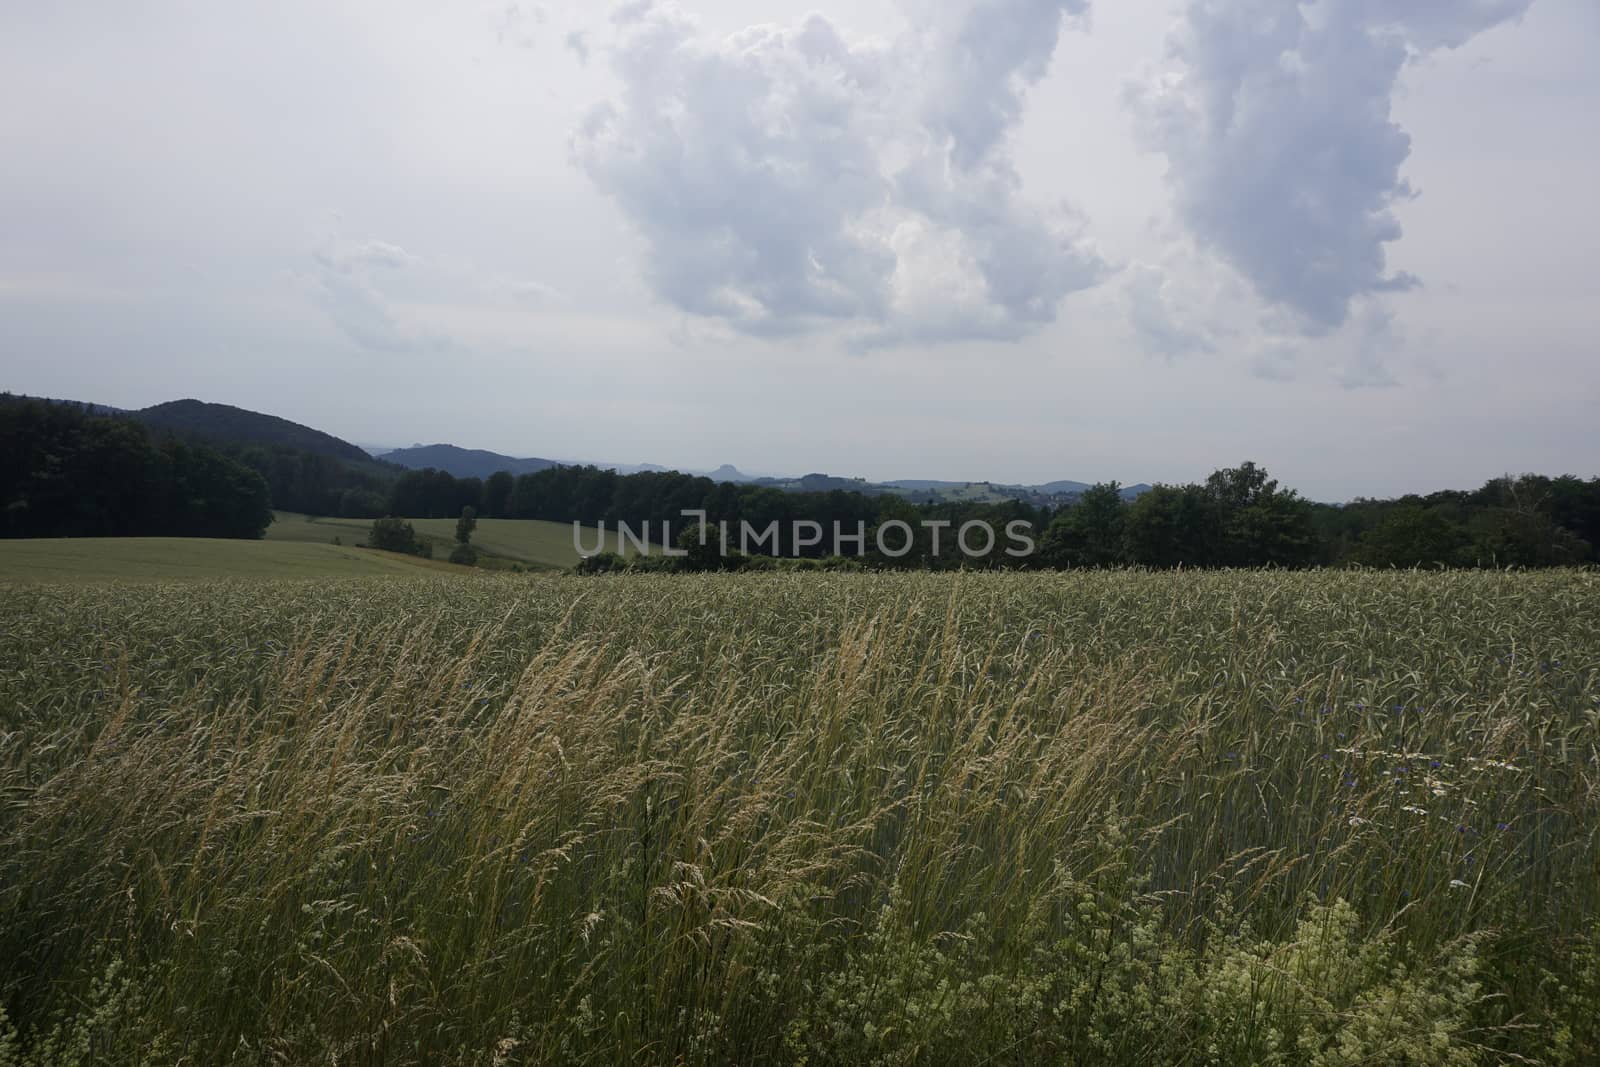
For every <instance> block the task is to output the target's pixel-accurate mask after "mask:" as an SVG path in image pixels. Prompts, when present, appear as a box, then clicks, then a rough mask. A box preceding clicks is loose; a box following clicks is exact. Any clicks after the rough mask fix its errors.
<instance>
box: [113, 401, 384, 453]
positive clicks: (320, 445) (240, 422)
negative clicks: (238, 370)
mask: <svg viewBox="0 0 1600 1067" xmlns="http://www.w3.org/2000/svg"><path fill="white" fill-rule="evenodd" d="M131 415H132V417H133V418H135V419H138V420H139V421H140V422H142V423H144V424H145V425H146V426H149V427H151V428H153V429H157V430H166V431H168V432H171V433H175V434H180V435H183V436H193V437H203V438H211V439H213V440H217V441H227V442H231V443H235V444H262V445H278V446H282V447H285V448H294V449H298V450H300V451H302V452H311V453H313V454H315V455H319V456H331V457H332V458H334V459H341V460H345V461H347V462H350V463H371V462H372V457H371V456H369V455H368V454H367V453H366V452H365V451H364V450H362V449H360V448H357V447H356V446H355V445H353V444H351V443H350V442H348V441H343V440H340V439H339V438H337V437H335V436H333V435H332V434H329V433H323V432H322V431H321V430H314V429H312V428H311V427H309V426H302V425H301V424H300V423H298V422H290V421H289V420H288V419H280V418H279V417H278V416H276V415H263V414H261V413H260V412H258V411H247V410H245V409H244V408H236V407H234V406H233V405H231V404H208V403H206V402H204V401H201V400H172V401H168V402H167V403H165V404H157V405H155V406H154V407H148V408H144V409H142V410H140V411H135V412H132V413H131Z"/></svg>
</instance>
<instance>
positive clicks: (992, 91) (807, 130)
mask: <svg viewBox="0 0 1600 1067" xmlns="http://www.w3.org/2000/svg"><path fill="white" fill-rule="evenodd" d="M1085 9H1086V3H1085V0H978V2H974V0H966V2H962V3H939V4H934V3H931V2H928V0H918V2H915V3H913V2H910V0H908V3H907V5H906V8H905V10H906V15H907V22H908V27H907V29H906V31H905V32H904V33H903V34H902V35H901V36H900V37H899V38H897V39H896V40H894V41H892V42H880V41H873V40H852V39H850V38H848V37H846V36H845V35H844V34H843V33H842V32H841V31H840V30H839V29H838V28H836V27H835V26H834V25H833V24H832V23H831V22H829V21H828V20H827V19H826V18H824V17H822V16H821V15H815V14H813V15H811V16H809V17H807V18H806V19H805V20H804V21H802V22H801V23H800V24H799V25H796V26H790V27H783V26H752V27H749V28H747V29H745V30H742V31H740V32H738V33H735V34H733V35H731V36H729V37H727V38H724V39H721V40H713V39H710V38H708V37H706V36H705V35H703V34H702V33H701V32H700V31H699V29H698V27H697V26H696V25H695V23H694V22H693V21H691V20H690V19H688V18H687V17H686V16H684V15H683V14H682V13H681V12H680V11H679V10H678V9H677V8H676V7H675V6H673V5H671V4H655V3H650V2H648V0H643V2H636V3H631V4H628V5H626V6H625V7H623V8H621V9H619V10H618V12H617V14H616V15H615V17H614V22H615V24H616V27H617V41H616V45H615V48H614V49H613V52H612V64H613V67H614V69H615V72H616V74H617V75H618V77H619V78H620V80H621V82H622V85H623V90H622V94H621V96H620V98H619V99H618V100H616V101H614V102H610V103H605V104H601V105H599V106H597V107H596V108H595V109H593V110H592V111H591V113H590V114H589V115H588V117H587V118H586V120H585V121H584V122H583V124H582V125H581V127H580V128H579V129H578V131H577V132H576V133H575V135H574V138H573V152H574V156H575V158H576V160H577V161H578V163H579V164H580V165H581V166H582V167H583V168H584V169H585V171H586V172H587V173H588V175H589V177H590V178H591V179H592V180H593V182H594V183H595V185H596V186H597V187H598V188H599V189H601V190H602V191H603V192H605V193H607V194H608V195H610V196H611V197H612V198H613V199H614V200H615V201H616V203H617V204H618V206H619V207H620V208H621V209H622V211H623V213H624V215H625V216H626V217H627V218H628V219H629V221H630V222H631V223H632V224H633V225H634V226H635V227H636V228H637V229H638V231H639V232H640V233H641V234H642V235H643V237H644V238H645V242H646V264H645V273H646V276H647V278H648V280H649V281H650V283H651V285H652V287H653V288H654V290H655V292H656V294H657V295H658V296H659V297H660V298H661V299H663V300H665V301H666V302H668V303H670V304H672V305H673V306H675V307H677V308H679V309H681V310H683V311H686V312H689V313H691V314H694V315H699V316H706V317H712V318H717V319H720V320H723V321H725V322H727V323H728V324H729V325H730V326H732V327H733V328H734V329H736V330H738V331H740V332H743V333H747V334H755V335H769V336H770V335H792V334H803V333H810V332H814V331H817V330H822V329H828V328H833V327H839V328H844V329H845V330H846V331H847V332H850V333H851V334H852V335H853V338H854V340H855V341H856V342H857V343H858V344H864V345H873V344H894V343H901V342H902V341H911V340H916V341H923V342H930V341H942V340H960V339H971V338H1015V337H1020V336H1024V335H1026V334H1027V333H1030V332H1032V331H1033V330H1035V329H1037V328H1038V327H1040V326H1041V325H1043V324H1045V323H1048V322H1051V321H1053V320H1054V318H1055V316H1056V314H1057V311H1058V309H1059V306H1060V304H1061V301H1062V300H1063V299H1064V298H1065V297H1066V296H1067V295H1068V294H1069V293H1072V292H1075V291H1078V290H1082V289H1086V288H1089V287H1091V286H1093V285H1095V284H1097V283H1098V282H1099V281H1100V280H1102V278H1103V277H1104V276H1105V274H1106V273H1107V270H1106V267H1105V264H1104V262H1103V261H1102V259H1101V258H1100V256H1099V254H1098V253H1097V252H1096V250H1095V249H1094V248H1093V246H1092V245H1091V244H1089V243H1088V242H1087V241H1085V240H1084V239H1083V237H1082V233H1081V227H1080V226H1079V225H1078V224H1077V222H1076V220H1075V219H1074V218H1073V217H1072V215H1071V213H1070V212H1069V211H1067V210H1066V209H1065V208H1064V207H1055V208H1049V209H1047V208H1043V207H1041V206H1039V205H1036V204H1034V203H1032V202H1030V201H1028V200H1027V199H1025V198H1024V196H1023V191H1022V182H1021V179H1020V177H1019V175H1018V174H1017V172H1016V170H1015V167H1014V166H1013V164H1012V162H1011V159H1010V157H1009V154H1008V151H1007V145H1006V139H1007V135H1008V134H1009V133H1010V132H1011V130H1013V129H1014V128H1015V126H1016V124H1017V122H1018V121H1019V119H1020V117H1021V114H1022V110H1023V99H1024V96H1025V93H1026V90H1027V88H1028V86H1030V85H1031V84H1033V83H1035V82H1037V81H1038V80H1039V79H1040V78H1041V77H1042V76H1043V75H1044V73H1045V72H1046V70H1047V68H1048V65H1049V62H1050V57H1051V55H1052V54H1053V53H1054V51H1055V45H1056V40H1057V35H1058V33H1059V30H1060V26H1061V24H1062V22H1063V18H1064V16H1068V15H1082V14H1083V13H1084V11H1085Z"/></svg>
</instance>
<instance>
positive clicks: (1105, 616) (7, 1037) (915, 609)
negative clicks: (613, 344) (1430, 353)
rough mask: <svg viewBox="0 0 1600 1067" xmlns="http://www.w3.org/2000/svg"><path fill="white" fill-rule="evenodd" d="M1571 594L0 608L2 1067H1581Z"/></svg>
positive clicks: (1575, 641)
mask: <svg viewBox="0 0 1600 1067" xmlns="http://www.w3.org/2000/svg"><path fill="white" fill-rule="evenodd" d="M1597 761H1600V574H1597V573H1595V572H1583V571H1566V572H1555V571H1551V572H1541V573H1532V574H1528V573H1456V574H1423V573H1405V572H1395V573H1360V572H1346V573H1281V572H1258V573H1167V574H1154V573H1142V572H1104V573H1067V574H1050V575H1044V574H1026V573H1011V574H939V575H927V574H901V575H870V574H771V575H740V576H728V575H706V576H688V575H683V576H675V575H623V576H607V577H597V578H590V579H582V578H575V577H569V576H522V575H505V576H494V575H478V574H467V575H464V576H460V577H456V576H440V577H434V576H431V575H427V574H420V575H419V576H418V577H416V578H414V579H409V580H400V581H395V580H374V579H361V578H354V579H345V580H327V581H322V582H317V583H306V582H292V581H271V580H262V579H236V580H222V581H215V582H188V583H148V584H142V585H123V586H111V585H97V584H84V583H76V584H70V583H62V584H45V583H29V584H16V585H9V586H7V585H0V1005H3V1006H4V1013H5V1014H4V1018H3V1019H0V1064H13V1063H57V1062H73V1061H74V1058H75V1057H76V1061H77V1062H105V1063H122V1062H134V1061H139V1062H151V1063H188V1064H211V1063H230V1062H231V1063H241V1064H243V1063H248V1064H260V1063H295V1064H299V1063H327V1064H332V1063H339V1064H377V1063H383V1064H391V1063H392V1064H402V1063H403V1064H413V1063H414V1064H437V1063H445V1064H484V1065H488V1064H513V1063H539V1064H543V1063H572V1064H618V1063H682V1064H712V1063H739V1064H764V1063H790V1064H801V1063H806V1064H813V1065H815V1064H915V1063H938V1064H943V1063H950V1064H957V1063H959V1064H1018V1065H1021V1064H1039V1063H1071V1064H1101V1063H1111V1064H1165V1063H1183V1064H1258V1063H1284V1064H1302V1063H1303V1064H1400V1063H1404V1064H1411V1065H1419V1064H1471V1063H1502V1062H1504V1063H1513V1062H1538V1063H1566V1064H1593V1063H1596V1062H1600V1022H1597V1020H1600V1011H1597V1007H1600V926H1597V924H1600V762H1597Z"/></svg>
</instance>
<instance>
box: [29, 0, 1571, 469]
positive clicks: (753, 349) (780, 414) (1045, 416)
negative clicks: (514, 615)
mask: <svg viewBox="0 0 1600 1067" xmlns="http://www.w3.org/2000/svg"><path fill="white" fill-rule="evenodd" d="M809 2H810V3H815V4H820V5H821V6H819V7H810V6H806V5H799V4H790V3H784V2H779V0H738V2H734V0H679V2H678V3H667V2H650V0H632V2H628V3H623V4H618V5H607V4H604V3H592V2H591V3H582V2H567V0H542V2H538V3H534V2H526V0H517V2H510V3H506V2H500V3H484V4H479V3H472V2H462V3H455V4H448V5H444V4H436V3H431V2H419V0H384V2H381V3H379V2H376V0H374V2H370V3H357V2H331V0H281V2H275V3H273V4H256V5H237V4H228V5H223V4H215V3H211V2H209V0H204V2H200V0H196V2H192V3H182V2H157V3H151V4H139V5H131V4H124V3H120V2H115V3H113V2H71V0H67V2H63V3H59V4H8V5H3V7H0V146H3V147H0V389H8V390H11V391H13V392H21V393H29V394H34V395H44V396H57V397H68V398H73V399H82V400H90V401H96V402H100V403H105V404H112V405H116V406H121V407H141V406H145V405H148V404H153V403H159V402H161V401H164V400H171V399H177V398H180V397H196V398H199V399H202V400H209V401H215V402H220V403H229V404H236V405H239V406H242V407H247V408H251V409H254V410H258V411H266V412H270V413H273V414H277V415H281V416H284V417H286V418H290V419H293V420H295V421H298V422H303V423H306V424H309V425H312V426H315V427H317V428H319V429H323V430H327V431H328V432H331V433H335V434H337V435H339V436H341V437H344V438H346V439H348V440H353V441H356V442H360V443H363V444H374V445H394V446H398V445H406V444H411V443H432V442H439V441H446V442H452V443H455V444H459V445H462V446H465V447H477V448H489V449H493V450H495V451H500V452H505V453H510V454H514V455H523V456H526V455H534V456H544V457H549V458H556V459H572V458H582V459H588V460H598V461H611V462H627V463H639V462H653V463H659V464H664V465H668V466H675V467H679V468H683V469H709V468H713V467H716V466H718V465H720V464H722V463H732V464H734V465H735V466H737V467H739V468H740V469H741V470H744V471H747V472H756V473H787V474H800V473H806V472H810V471H821V472H826V473H832V474H839V475H855V476H864V477H867V478H871V479H891V478H943V479H951V480H992V481H997V482H1007V483H1035V482H1044V481H1050V480H1054V479H1061V478H1071V479H1078V480H1083V481H1100V480H1110V479H1117V480H1120V481H1122V482H1123V483H1125V484H1126V483H1133V482H1140V481H1143V482H1156V481H1164V482H1186V481H1192V480H1198V479H1201V478H1203V477H1204V476H1205V475H1206V474H1207V473H1208V472H1210V471H1211V470H1213V469H1215V468H1218V467H1222V466H1231V465H1235V464H1237V463H1239V462H1241V461H1243V460H1246V459H1251V460H1255V461H1256V462H1258V463H1261V464H1263V465H1265V466H1266V467H1267V468H1268V469H1269V470H1270V471H1271V472H1272V474H1273V475H1274V476H1275V477H1277V478H1278V479H1279V480H1280V481H1281V482H1282V483H1283V484H1285V485H1287V486H1292V487H1295V488H1298V489H1299V490H1300V491H1301V492H1303V493H1305V494H1306V495H1308V496H1311V497H1313V498H1315V499H1322V500H1343V499H1350V498H1352V497H1355V496H1358V495H1371V496H1380V495H1394V494H1399V493H1404V492H1412V491H1423V492H1425V491H1430V490H1433V489H1439V488H1447V487H1448V488H1457V487H1470V486H1476V485H1478V484H1481V483H1482V482H1483V481H1484V480H1486V479H1488V478H1490V477H1494V476H1496V475H1499V474H1502V473H1507V472H1523V471H1536V472H1542V473H1549V474H1556V473H1563V472H1571V473H1576V474H1580V475H1584V476H1594V475H1600V419H1597V418H1596V417H1595V415H1594V412H1595V411H1596V409H1597V407H1600V358H1597V356H1600V352H1597V344H1596V339H1597V329H1596V327H1597V326H1600V310H1597V302H1596V296H1597V287H1596V285H1595V282H1594V267H1593V264H1592V261H1591V259H1590V256H1591V254H1592V252H1593V250H1594V249H1595V248H1597V247H1600V209H1597V208H1596V207H1595V205H1594V202H1593V191H1594V190H1595V189H1597V188H1600V139H1597V138H1596V137H1595V132H1596V125H1595V118H1594V116H1595V115H1596V114H1600V71H1597V69H1596V68H1595V66H1594V64H1593V63H1592V57H1593V55H1594V54H1595V52H1596V45H1597V44H1600V6H1597V5H1595V4H1594V3H1593V0H1314V2H1307V3H1294V2H1291V0H1117V2H1116V3H1115V4H1113V3H1110V2H1107V0H854V2H852V3H849V4H845V3H839V2H837V0H809Z"/></svg>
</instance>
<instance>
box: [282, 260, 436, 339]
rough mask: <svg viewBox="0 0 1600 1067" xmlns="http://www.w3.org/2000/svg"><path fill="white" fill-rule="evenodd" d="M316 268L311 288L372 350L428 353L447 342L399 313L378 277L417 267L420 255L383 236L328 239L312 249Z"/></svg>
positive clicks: (347, 329) (345, 330) (350, 335)
mask: <svg viewBox="0 0 1600 1067" xmlns="http://www.w3.org/2000/svg"><path fill="white" fill-rule="evenodd" d="M312 259H313V260H314V261H315V263H316V265H317V269H316V271H315V273H314V274H313V276H312V279H311V293H312V297H313V299H314V300H315V301H316V303H317V305H318V306H319V307H321V308H322V310H323V312H324V313H326V314H327V316H328V318H329V320H330V321H331V322H332V323H333V324H334V325H335V326H337V327H338V328H339V329H340V330H341V331H342V332H343V333H344V334H345V336H346V337H348V338H349V339H350V340H352V341H354V342H355V343H356V344H357V345H359V346H360V347H362V348H365V349H368V350H369V351H374V352H391V353H397V352H424V351H433V350H439V349H443V348H447V347H448V346H449V343H448V341H447V340H446V339H445V338H443V337H442V336H440V335H439V334H437V333H436V332H434V331H432V330H429V329H427V328H425V327H423V326H421V325H419V324H417V323H414V322H411V321H409V320H408V319H406V318H405V317H404V316H403V315H402V314H400V313H397V312H396V310H395V308H394V306H393V303H392V301H391V300H390V299H389V298H388V297H387V296H386V295H385V294H384V292H383V291H382V290H381V288H380V284H381V283H380V276H381V275H383V274H393V273H399V272H406V271H414V270H416V269H417V268H419V267H421V266H422V265H423V263H422V260H421V259H419V258H418V257H416V256H414V255H412V254H411V253H409V252H407V251H406V250H405V249H403V248H401V247H399V246H398V245H392V244H389V243H387V242H384V241H373V240H368V241H347V240H344V239H342V238H337V237H333V238H329V239H327V240H325V241H324V242H323V243H322V244H321V245H319V246H318V247H317V248H316V250H315V251H313V253H312Z"/></svg>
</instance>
